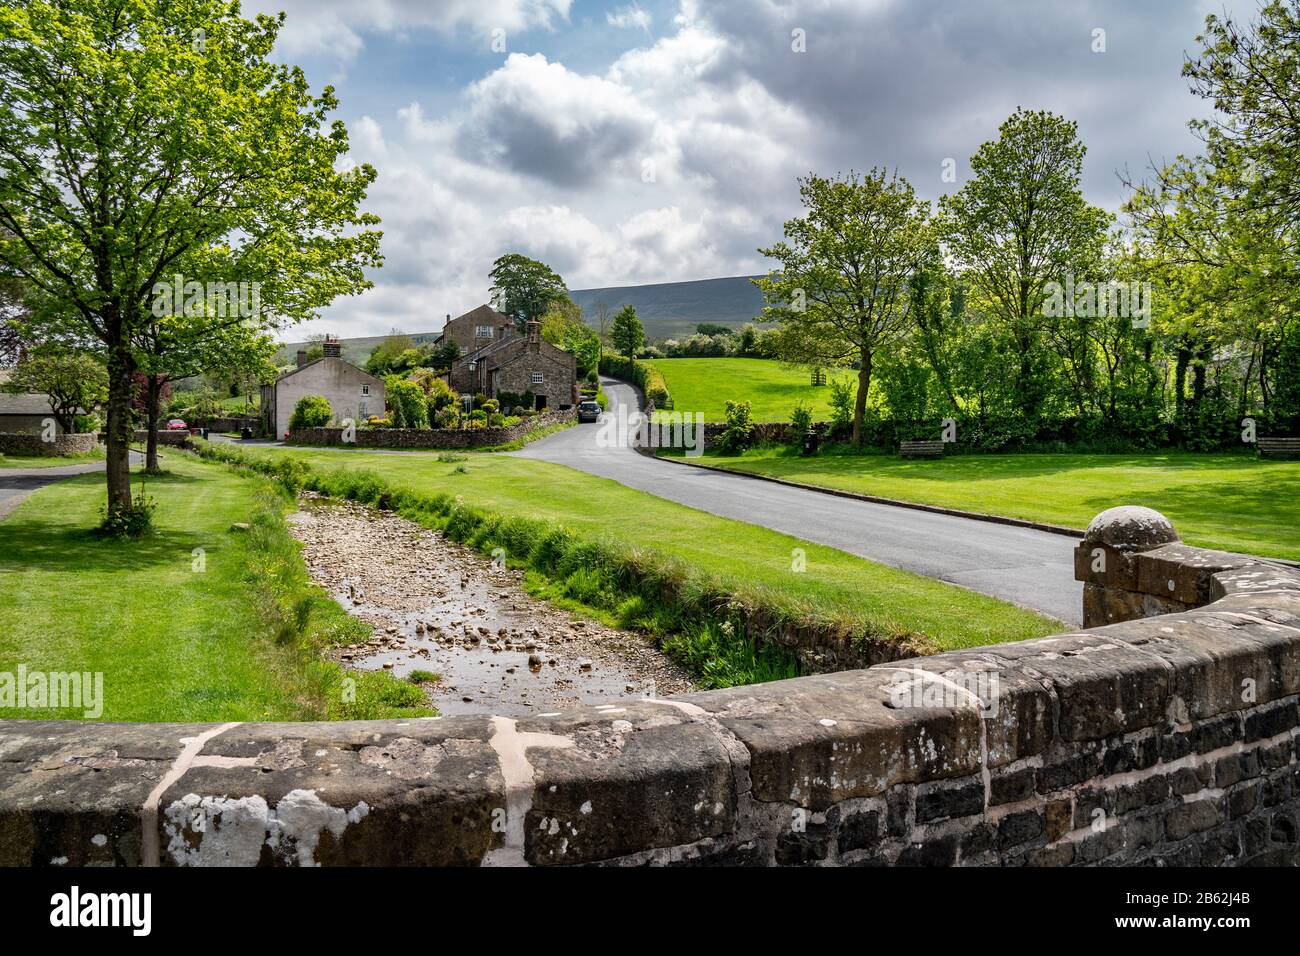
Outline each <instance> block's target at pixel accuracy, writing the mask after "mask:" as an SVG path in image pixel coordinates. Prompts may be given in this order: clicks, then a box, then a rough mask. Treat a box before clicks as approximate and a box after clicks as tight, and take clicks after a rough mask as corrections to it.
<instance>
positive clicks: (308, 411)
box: [289, 395, 334, 432]
mask: <svg viewBox="0 0 1300 956" xmlns="http://www.w3.org/2000/svg"><path fill="white" fill-rule="evenodd" d="M333 419H334V410H333V409H332V408H330V403H329V399H327V398H326V397H325V396H324V395H304V396H303V397H302V398H300V399H298V404H297V405H295V406H294V407H293V414H292V415H290V416H289V431H291V432H296V431H297V430H298V429H300V428H324V427H325V426H326V425H328V424H329V423H330V422H331V421H333Z"/></svg>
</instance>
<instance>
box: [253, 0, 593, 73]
mask: <svg viewBox="0 0 1300 956" xmlns="http://www.w3.org/2000/svg"><path fill="white" fill-rule="evenodd" d="M572 5H573V0H364V2H360V0H251V2H248V3H245V5H244V15H245V16H252V15H253V14H255V13H268V14H271V15H275V14H276V13H277V12H278V11H280V10H283V11H284V12H285V13H286V14H287V17H286V20H285V25H284V29H283V30H282V31H281V33H280V39H279V44H278V46H279V49H280V52H281V53H283V54H284V55H286V56H289V57H297V56H304V55H325V56H332V57H335V58H336V59H338V60H339V61H341V62H347V61H349V60H352V59H353V58H355V57H356V56H357V55H358V54H359V53H360V52H361V50H362V48H363V47H364V45H365V41H364V37H365V35H366V34H368V33H373V34H384V35H391V36H408V35H411V34H414V33H417V32H419V31H422V30H434V31H437V32H439V33H441V34H444V35H452V34H455V33H457V32H459V31H465V32H468V33H470V34H473V35H475V36H487V35H490V34H491V33H492V31H493V30H504V31H506V33H507V35H508V34H510V33H515V32H522V31H524V30H531V29H536V28H540V29H544V30H553V29H555V28H557V27H558V26H559V25H561V24H563V23H565V22H567V21H568V19H569V10H570V8H571V7H572Z"/></svg>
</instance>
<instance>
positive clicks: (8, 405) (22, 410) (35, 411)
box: [0, 392, 50, 415]
mask: <svg viewBox="0 0 1300 956" xmlns="http://www.w3.org/2000/svg"><path fill="white" fill-rule="evenodd" d="M49 414H50V401H49V399H48V398H46V397H45V395H44V394H43V393H41V392H20V393H19V394H17V395H11V394H9V393H8V392H0V415H49Z"/></svg>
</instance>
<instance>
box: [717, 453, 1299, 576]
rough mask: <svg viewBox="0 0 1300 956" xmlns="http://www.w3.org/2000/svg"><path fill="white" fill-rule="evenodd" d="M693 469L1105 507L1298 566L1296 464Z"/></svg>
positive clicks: (855, 460) (822, 459) (963, 461)
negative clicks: (1146, 511) (1146, 512)
mask: <svg viewBox="0 0 1300 956" xmlns="http://www.w3.org/2000/svg"><path fill="white" fill-rule="evenodd" d="M699 460H700V461H701V462H702V463H705V464H709V465H715V466H718V467H723V468H728V469H732V470H735V471H747V472H753V473H755V474H762V475H771V476H774V477H777V478H786V479H789V480H791V481H801V482H805V483H807V484H811V485H821V486H823V487H827V488H837V489H842V490H845V491H856V492H861V493H863V494H870V495H880V496H882V497H886V498H897V499H900V500H903V501H915V502H919V503H922V504H931V505H942V506H944V507H950V508H961V509H964V510H967V511H978V512H982V513H985V514H997V515H1004V516H1006V517H1011V518H1027V519H1029V520H1032V521H1044V522H1049V523H1051V524H1060V525H1065V526H1067V527H1072V528H1084V527H1087V525H1088V522H1089V521H1091V520H1092V519H1093V518H1094V517H1095V516H1096V515H1097V514H1098V513H1099V512H1101V511H1104V510H1106V509H1107V508H1111V507H1114V506H1115V505H1129V504H1131V505H1144V506H1146V507H1148V508H1154V509H1156V510H1157V511H1159V512H1161V513H1162V514H1164V515H1165V516H1166V517H1168V518H1169V520H1170V521H1172V522H1173V524H1174V527H1175V528H1176V529H1177V530H1178V532H1179V534H1180V535H1181V536H1182V538H1183V540H1184V541H1186V542H1187V543H1188V544H1194V545H1197V546H1200V547H1206V548H1220V549H1223V550H1226V551H1243V552H1247V553H1250V554H1259V555H1264V556H1269V557H1279V558H1290V559H1296V560H1300V532H1297V529H1300V462H1287V461H1260V460H1258V459H1256V458H1255V457H1253V456H1248V455H1206V454H1191V453H1184V452H1152V453H1147V454H1140V455H1071V454H1064V455H1058V454H1052V455H955V456H952V457H949V458H944V459H941V460H937V461H924V460H904V459H901V458H896V457H893V456H883V455H854V454H822V455H818V456H817V457H815V458H802V457H799V456H798V455H795V454H792V453H791V452H789V451H787V450H785V449H780V448H770V447H769V448H760V449H754V450H751V451H750V452H748V453H746V454H745V455H742V456H739V457H723V456H720V455H712V454H710V455H707V456H705V457H704V458H702V459H699Z"/></svg>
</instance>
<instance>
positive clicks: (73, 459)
mask: <svg viewBox="0 0 1300 956" xmlns="http://www.w3.org/2000/svg"><path fill="white" fill-rule="evenodd" d="M103 460H104V450H103V449H102V448H96V449H95V450H94V451H88V452H86V453H85V454H84V455H57V456H53V457H50V456H46V455H35V456H25V455H0V468H58V467H59V466H61V465H85V464H90V463H92V462H96V461H103Z"/></svg>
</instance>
